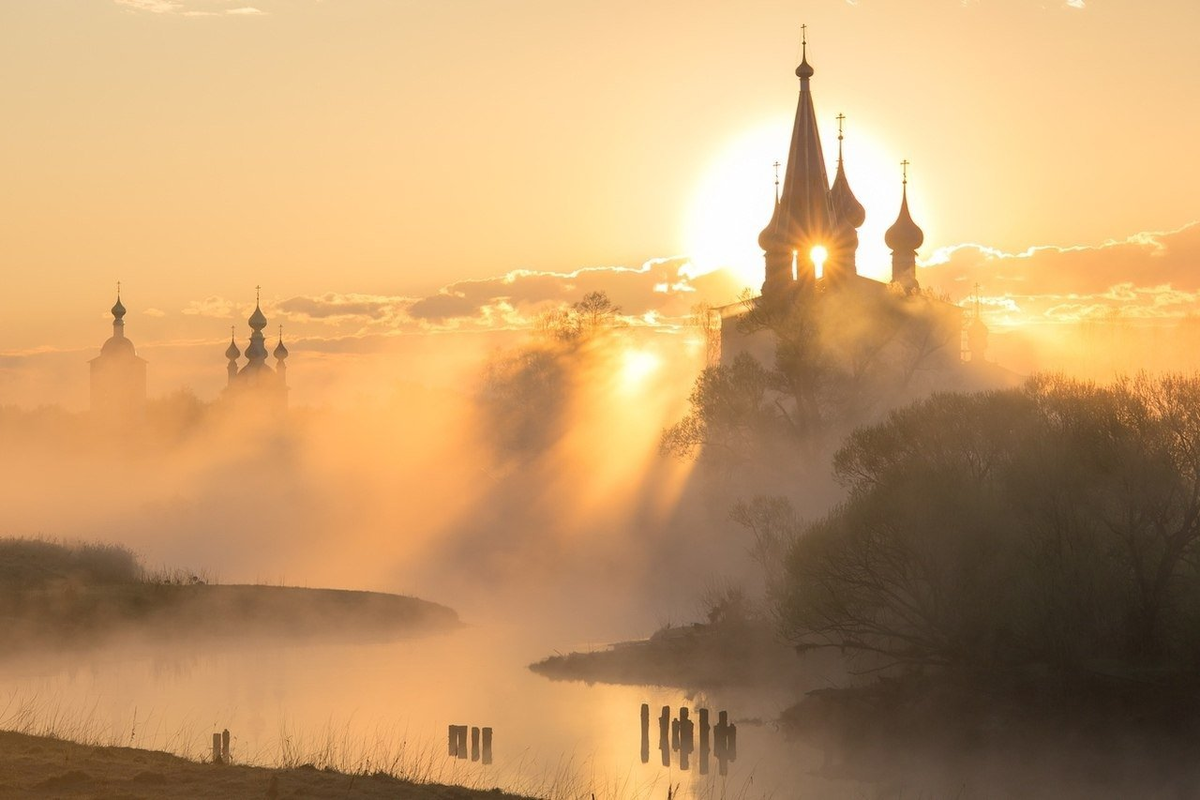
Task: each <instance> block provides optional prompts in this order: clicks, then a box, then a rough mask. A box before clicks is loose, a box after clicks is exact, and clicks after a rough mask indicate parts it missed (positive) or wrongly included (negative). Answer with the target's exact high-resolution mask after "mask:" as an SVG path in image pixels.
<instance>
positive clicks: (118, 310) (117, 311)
mask: <svg viewBox="0 0 1200 800" xmlns="http://www.w3.org/2000/svg"><path fill="white" fill-rule="evenodd" d="M112 315H113V319H123V318H124V317H125V306H123V305H121V295H120V294H118V295H117V304H116V305H115V306H113V307H112Z"/></svg>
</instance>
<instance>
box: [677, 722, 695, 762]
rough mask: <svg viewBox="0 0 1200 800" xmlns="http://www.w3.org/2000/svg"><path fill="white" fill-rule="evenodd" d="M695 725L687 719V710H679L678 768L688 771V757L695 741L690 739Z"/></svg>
mask: <svg viewBox="0 0 1200 800" xmlns="http://www.w3.org/2000/svg"><path fill="white" fill-rule="evenodd" d="M695 727H696V724H695V723H694V722H692V721H691V720H690V719H688V710H687V709H686V708H681V709H679V768H680V769H683V770H686V769H688V768H689V767H688V757H689V756H690V755H691V754H692V750H694V749H695V747H696V745H695V740H694V739H693V738H692V729H693V728H695Z"/></svg>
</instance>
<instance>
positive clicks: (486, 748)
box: [483, 728, 492, 764]
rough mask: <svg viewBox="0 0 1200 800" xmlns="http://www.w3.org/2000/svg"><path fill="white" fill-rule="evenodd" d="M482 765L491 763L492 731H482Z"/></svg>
mask: <svg viewBox="0 0 1200 800" xmlns="http://www.w3.org/2000/svg"><path fill="white" fill-rule="evenodd" d="M483 763H484V764H490V763H492V729H491V728H484V729H483Z"/></svg>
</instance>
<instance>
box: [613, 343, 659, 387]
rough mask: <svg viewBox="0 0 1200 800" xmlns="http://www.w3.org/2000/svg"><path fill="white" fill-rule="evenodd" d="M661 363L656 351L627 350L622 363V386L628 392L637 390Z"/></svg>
mask: <svg viewBox="0 0 1200 800" xmlns="http://www.w3.org/2000/svg"><path fill="white" fill-rule="evenodd" d="M661 364H662V362H661V360H660V359H659V357H658V356H656V355H655V354H654V353H649V352H646V351H645V350H627V351H626V352H625V355H624V357H623V359H622V364H621V388H622V389H624V390H625V391H627V392H631V391H635V390H637V389H638V388H640V387H641V386H642V384H643V383H645V381H646V379H647V378H648V377H650V375H651V373H653V372H654V371H655V370H657V369H658V368H659V366H661Z"/></svg>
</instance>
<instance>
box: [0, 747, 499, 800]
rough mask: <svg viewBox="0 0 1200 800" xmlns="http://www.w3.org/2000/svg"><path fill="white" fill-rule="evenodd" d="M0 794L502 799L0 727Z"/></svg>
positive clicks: (130, 799)
mask: <svg viewBox="0 0 1200 800" xmlns="http://www.w3.org/2000/svg"><path fill="white" fill-rule="evenodd" d="M0 797H5V798H13V800H22V799H23V798H38V800H43V799H44V798H76V797H79V798H83V797H86V798H96V797H105V798H112V799H113V800H117V798H122V799H123V800H141V799H142V798H147V799H149V798H162V799H163V800H172V799H173V798H196V800H205V799H206V798H213V800H218V799H219V800H241V799H242V798H247V799H249V798H253V799H254V800H263V798H268V800H274V799H275V798H289V797H305V798H315V799H316V800H321V799H322V798H329V799H330V800H333V798H338V800H342V799H343V798H354V799H357V800H373V799H374V798H379V799H380V800H382V799H383V798H389V800H482V798H485V797H486V798H491V799H492V800H502V799H503V798H515V797H516V795H509V794H504V793H502V792H500V791H499V790H498V789H492V790H488V791H482V790H476V789H467V788H464V787H459V786H445V785H441V784H433V783H429V784H423V783H413V782H410V781H404V780H400V779H398V778H393V777H391V776H388V775H384V774H381V773H377V774H373V775H352V774H345V773H340V772H333V771H330V770H318V769H316V768H315V767H312V766H302V767H298V768H295V769H269V768H265V767H248V766H238V765H228V766H220V765H214V764H203V763H197V762H195V761H188V760H187V759H184V758H180V757H179V756H175V755H171V754H169V753H160V752H154V751H150V750H137V749H134V748H131V747H93V746H90V745H83V744H76V743H74V742H66V741H62V740H59V739H49V738H45V737H40V736H28V735H25V734H21V733H12V732H0Z"/></svg>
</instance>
